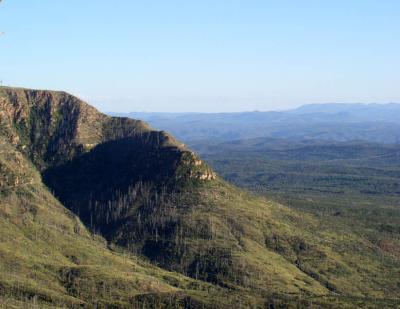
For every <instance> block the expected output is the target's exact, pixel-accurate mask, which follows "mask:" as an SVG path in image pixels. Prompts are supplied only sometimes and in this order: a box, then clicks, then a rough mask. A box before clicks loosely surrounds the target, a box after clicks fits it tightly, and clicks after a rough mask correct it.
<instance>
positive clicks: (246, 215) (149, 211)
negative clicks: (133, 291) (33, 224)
mask: <svg viewBox="0 0 400 309" xmlns="http://www.w3.org/2000/svg"><path fill="white" fill-rule="evenodd" d="M0 105H1V110H0V111H1V114H0V116H1V121H2V122H1V132H2V135H3V136H5V144H8V145H10V147H14V149H15V151H16V153H19V154H18V155H17V156H20V160H25V159H24V156H26V158H29V159H30V160H31V162H32V163H33V164H34V165H35V166H36V168H37V169H38V170H40V172H41V173H42V176H43V179H44V182H45V183H46V185H47V186H48V187H49V188H50V189H51V191H53V192H54V194H55V196H56V197H57V198H59V200H60V201H61V203H62V204H63V205H64V206H66V207H67V208H69V209H70V210H72V211H73V212H74V213H75V214H76V215H78V216H79V217H80V218H81V220H82V221H83V223H84V224H85V225H86V226H87V227H89V228H90V230H91V231H92V232H96V233H100V234H101V235H102V236H103V237H105V239H106V240H107V241H108V243H109V246H114V245H118V246H119V247H120V248H125V250H126V249H128V250H129V251H130V252H131V253H134V254H139V255H140V256H142V257H145V258H147V259H148V260H149V261H150V262H152V263H153V264H155V265H157V266H159V267H163V268H164V269H168V270H170V271H175V272H179V273H180V274H181V275H177V274H175V275H172V274H171V273H167V272H165V271H161V270H160V272H161V273H163V274H164V273H165V274H166V275H162V276H161V278H162V279H161V278H160V284H162V283H164V284H165V286H162V288H160V292H162V291H163V290H162V289H165V290H166V291H167V292H172V291H173V289H174V288H172V287H171V284H169V282H172V281H169V280H167V279H165V278H167V277H168V276H175V277H176V278H180V279H179V280H180V281H183V282H187V285H184V286H183V288H184V289H185V290H184V291H183V292H182V293H183V294H184V295H188V297H189V299H190V300H191V299H193V302H195V301H197V300H198V299H201V295H203V296H204V294H201V292H198V291H197V290H202V289H203V290H207V289H209V290H210V291H214V294H211V295H210V296H207V297H205V298H204V299H203V303H205V304H207V302H208V303H212V304H214V305H215V306H216V307H218V306H220V305H221V306H222V305H228V304H229V302H232V301H235V299H236V298H235V297H237V295H238V294H240V295H242V296H243V299H242V300H241V301H242V302H244V303H243V305H244V306H250V304H251V303H252V302H253V304H254V305H255V304H256V303H258V304H259V305H260V304H261V305H260V306H266V305H267V301H269V300H270V299H273V300H277V299H278V300H279V301H281V302H283V303H286V304H288V303H292V304H294V305H302V304H303V302H304V301H306V304H305V305H306V306H309V305H310V302H314V303H317V304H320V305H321V306H322V305H323V306H328V305H330V306H332V307H334V306H335V305H336V306H337V305H338V304H339V303H340V304H341V305H342V306H345V304H346V305H348V306H366V304H368V305H370V306H372V307H374V306H377V307H379V306H380V307H382V306H392V305H393V304H395V303H396V302H397V301H398V297H399V293H400V282H399V278H400V273H399V269H400V267H399V266H400V262H399V258H398V255H397V254H393V252H387V251H385V250H384V249H383V248H380V247H378V246H376V245H375V244H374V243H372V242H370V241H369V240H368V239H366V238H364V237H363V236H362V235H357V234H353V233H351V232H350V231H349V230H348V229H347V228H346V226H337V227H334V228H332V227H329V226H324V225H321V222H320V221H318V220H317V219H316V218H315V217H313V216H311V215H306V214H302V213H300V212H297V211H294V210H291V209H289V208H287V207H284V206H281V205H279V204H277V203H273V202H270V201H267V200H265V199H262V198H258V197H254V196H251V195H250V194H248V193H246V192H243V191H241V190H239V189H237V188H235V187H233V186H231V185H229V184H227V183H226V182H224V181H223V180H222V179H220V178H219V177H217V176H216V175H215V173H214V172H213V171H212V170H211V169H210V168H209V167H208V166H207V165H206V164H205V163H203V162H202V161H201V160H199V159H198V158H197V156H196V155H195V154H194V153H192V152H191V151H190V150H188V149H186V147H185V146H184V145H182V144H180V143H179V142H177V141H175V140H174V139H173V138H172V137H171V136H170V135H168V134H167V133H164V132H157V131H154V130H152V129H151V128H149V127H148V126H147V125H146V124H144V123H143V122H141V121H136V120H130V119H126V118H112V117H107V116H105V115H103V114H101V113H99V112H97V111H96V110H95V109H93V108H92V107H90V106H88V105H87V104H85V103H83V102H81V101H80V100H78V99H77V98H75V97H72V96H70V95H68V94H65V93H59V92H46V91H34V90H25V89H10V88H1V90H0ZM11 145H12V146H11ZM7 162H8V161H7V159H4V162H3V164H2V166H3V168H2V169H3V170H5V171H6V172H4V175H6V176H4V180H2V182H3V183H5V184H6V185H7V186H9V187H10V188H14V189H11V192H12V194H15V191H16V190H15V188H16V186H17V185H18V184H21V183H24V182H25V181H26V183H27V185H28V187H29V185H30V184H31V182H35V179H40V178H39V175H38V174H37V173H36V172H32V173H31V172H30V171H32V168H31V169H21V173H20V174H18V173H15V174H14V173H11V174H10V173H8V172H7V170H9V169H10V166H9V165H7V164H8V163H7ZM24 162H26V164H31V163H29V162H28V161H24ZM35 173H36V174H35ZM45 192H46V193H41V194H42V195H41V196H39V197H40V201H39V200H37V203H38V204H39V203H42V204H44V205H48V204H50V202H49V201H53V202H54V203H55V204H54V205H58V206H57V207H58V208H57V209H59V211H60V212H62V211H64V212H65V210H63V208H62V207H61V206H60V205H59V204H58V203H57V202H56V201H55V199H54V198H53V197H52V196H51V195H50V194H49V193H48V192H47V191H45ZM33 197H34V195H32V196H28V198H27V200H29V201H30V202H32V203H35V199H34V198H33ZM5 198H6V197H5ZM24 203H26V201H23V200H18V201H17V202H16V204H17V205H24ZM4 205H7V202H4ZM3 208H5V206H3ZM14 208H15V207H13V209H14ZM46 209H47V207H46ZM21 213H29V212H27V211H21ZM67 213H68V212H67ZM4 217H5V216H4ZM17 217H18V216H17ZM53 217H54V218H56V219H57V220H58V219H61V218H63V217H62V216H61V215H59V214H54V215H52V214H50V215H49V216H48V218H49V219H48V220H53ZM70 218H71V219H70V220H76V219H75V217H74V216H72V215H71V214H70ZM32 220H33V219H32ZM50 222H51V221H50ZM39 226H42V225H39ZM45 226H46V225H45ZM47 226H48V225H47ZM71 226H72V225H71ZM17 227H18V233H20V231H21V230H23V229H22V228H21V226H17ZM82 229H83V230H84V228H83V227H82ZM79 230H81V229H79ZM51 231H52V230H51ZM55 231H56V230H55ZM72 231H74V229H72ZM63 233H64V234H65V238H63V240H62V241H60V242H59V243H57V246H67V245H66V244H69V243H71V242H72V244H75V238H69V236H68V235H69V234H68V233H66V232H64V231H63V230H61V231H60V234H58V236H59V237H60V238H61V237H62V234H63ZM74 233H76V231H75V232H74ZM74 235H75V234H74ZM87 235H88V236H87V238H88V239H91V236H90V234H87ZM82 237H83V236H82ZM76 238H77V237H76ZM40 239H43V238H42V237H40ZM79 241H83V240H78V241H77V245H78V244H79ZM93 241H94V240H93ZM53 242H55V241H54V240H53V241H50V242H46V245H47V246H48V244H49V243H50V244H51V243H53ZM9 243H10V245H11V244H12V241H11V240H10V242H9ZM90 245H91V246H94V244H93V243H91V244H90ZM82 246H83V245H82ZM98 246H100V245H98ZM393 246H396V244H393ZM67 247H68V246H67ZM57 248H58V247H56V249H57ZM102 248H103V249H102V250H104V251H101V252H105V253H104V254H107V255H109V256H111V257H112V258H111V257H110V260H102V262H101V263H100V264H101V265H105V264H107V263H113V260H112V259H122V258H123V257H121V256H120V255H118V254H111V253H110V252H109V251H107V250H106V249H105V248H104V247H102ZM52 249H54V248H52ZM26 250H28V249H26ZM57 250H58V249H57ZM57 250H56V252H57ZM121 250H122V249H121ZM87 251H88V252H93V255H95V252H96V250H95V249H93V247H92V248H91V249H88V250H87ZM28 252H29V251H28ZM79 252H81V251H79ZM25 254H26V253H24V254H21V255H22V256H25ZM52 254H54V253H52ZM80 254H82V253H80ZM78 255H79V253H78V252H74V253H71V254H68V256H76V257H77V259H75V258H74V257H72V258H70V261H71V260H72V263H74V261H75V262H76V261H78V264H79V265H83V264H84V263H82V262H80V261H81V260H82V257H79V256H78ZM93 259H95V257H93ZM50 260H51V261H50V262H54V261H56V260H57V261H58V258H57V257H56V258H52V259H50ZM95 261H96V260H90V262H88V264H89V263H90V264H91V263H93V264H96V262H95ZM40 263H42V262H34V263H32V264H31V265H36V264H39V265H40ZM115 263H117V262H115ZM121 263H122V265H125V264H123V263H127V262H126V261H125V262H122V260H121V261H120V262H119V264H118V265H121ZM129 263H133V262H132V260H129ZM137 263H139V262H137ZM75 264H76V263H75ZM139 264H140V263H139ZM111 265H112V264H111ZM135 265H136V264H135ZM140 265H141V264H140ZM32 267H33V266H32ZM35 267H36V266H35ZM79 267H80V266H79ZM121 267H122V268H124V266H121ZM135 267H136V266H135ZM137 267H139V266H137ZM147 267H148V268H147ZM28 268H29V267H28ZM44 268H45V269H47V268H46V267H44ZM13 269H14V268H13ZM16 269H18V267H17V268H16ZM135 269H136V268H135ZM141 269H143V272H147V271H149V269H156V268H154V266H149V265H147V266H146V267H144V266H142V268H141ZM157 269H158V268H157ZM102 271H105V270H104V269H101V268H99V270H98V271H96V272H95V273H96V275H99V276H100V275H101V274H102ZM109 271H110V273H109V276H111V277H112V276H118V274H119V271H118V269H117V268H116V270H115V271H114V270H111V269H110V270H109ZM82 272H83V271H82ZM17 273H18V274H20V273H24V272H19V271H17ZM40 273H41V272H40ZM75 273H76V272H75V271H73V272H72V277H75V275H74V274H75ZM150 273H151V274H154V273H157V272H150ZM78 274H79V275H80V274H81V272H79V271H78ZM182 275H186V276H189V277H191V278H193V279H187V278H185V277H183V276H182ZM68 276H69V275H68ZM68 276H67V277H68ZM121 276H122V275H121ZM124 276H125V275H124ZM126 276H128V275H126ZM128 277H129V276H128ZM68 278H69V277H68ZM157 278H158V277H157ZM84 280H87V279H84ZM100 280H101V279H100ZM113 280H114V279H113ZM113 280H111V282H115V283H114V284H115V285H114V286H113V288H112V289H111V290H113V291H114V290H115V291H118V292H116V293H120V291H121V289H122V290H123V291H125V290H126V288H124V287H123V286H119V285H118V284H119V280H117V279H115V280H114V281H113ZM179 280H178V281H179ZM180 281H179V282H180ZM61 282H62V280H61ZM96 282H98V281H96ZM173 282H176V281H173ZM206 282H207V283H206ZM91 284H92V285H90V284H87V285H88V286H96V287H98V284H95V283H91ZM129 284H130V283H129ZM129 284H128V285H129ZM191 284H193V285H197V286H199V288H196V291H195V292H193V291H192V290H191V289H190V286H191ZM138 286H139V287H138V288H137V290H138V292H137V293H140V291H142V290H140V287H143V286H144V285H142V284H139V285H138ZM208 287H209V288H208ZM74 288H75V290H74V291H77V292H75V293H78V294H79V295H81V294H80V293H84V291H85V290H84V289H83V290H81V288H76V287H75V286H74ZM93 289H95V288H94V287H93ZM228 291H229V292H228ZM152 292H157V291H155V289H154V290H152ZM185 293H186V294H185ZM226 293H229V297H228V304H227V303H225V304H222V303H221V304H219V303H218V302H217V300H221V299H223V297H220V296H221V295H222V296H226V295H227V294H226ZM159 294H160V293H158V295H159ZM192 294H194V296H192ZM89 295H91V294H90V293H88V294H87V298H89ZM108 297H109V300H110V301H111V300H115V299H119V298H118V297H114V296H108ZM121 297H122V296H121ZM125 297H127V296H125ZM225 298H226V297H225ZM82 299H85V298H84V297H82ZM124 299H125V300H123V301H125V302H127V300H126V298H124ZM85 301H88V300H86V299H85ZM178 301H179V300H178Z"/></svg>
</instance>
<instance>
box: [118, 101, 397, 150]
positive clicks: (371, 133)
mask: <svg viewBox="0 0 400 309" xmlns="http://www.w3.org/2000/svg"><path fill="white" fill-rule="evenodd" d="M111 114H113V115H117V116H126V117H130V118H135V119H143V120H145V121H147V122H149V123H150V124H151V125H152V126H153V127H156V128H160V129H161V128H162V129H163V130H167V131H169V132H171V133H172V134H174V135H175V136H176V137H177V138H179V139H181V140H183V141H185V142H190V141H193V140H202V139H213V140H218V141H228V140H235V139H243V138H245V139H247V138H256V137H273V138H288V139H296V140H303V139H320V140H321V139H322V140H335V141H351V140H365V141H372V142H383V143H398V142H399V141H400V104H396V103H389V104H336V103H335V104H329V103H328V104H310V105H304V106H301V107H299V108H297V109H293V110H288V111H279V112H241V113H140V112H139V113H136V112H134V113H127V114H115V113H111Z"/></svg>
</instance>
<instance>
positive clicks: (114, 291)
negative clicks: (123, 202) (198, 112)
mask: <svg viewBox="0 0 400 309" xmlns="http://www.w3.org/2000/svg"><path fill="white" fill-rule="evenodd" d="M57 95H58V94H56V96H57ZM43 97H45V98H48V95H47V94H46V93H44V94H41V99H43ZM25 103H26V102H25ZM88 115H89V116H88V117H86V118H90V119H91V118H93V117H94V116H95V117H94V118H96V117H97V116H96V115H93V114H91V113H89V114H88ZM38 119H40V121H41V123H42V124H43V126H42V127H39V128H37V129H38V130H39V132H47V133H51V134H53V135H56V136H57V135H58V134H59V133H60V132H65V131H63V130H64V129H62V128H63V127H64V126H61V127H60V126H59V127H57V128H56V130H55V131H53V129H54V127H53V122H52V121H50V122H49V121H48V120H47V119H43V118H41V117H40V115H39V118H38ZM84 120H85V119H84ZM46 121H47V122H46ZM80 121H82V119H81V120H80ZM112 121H113V123H112V124H110V123H108V124H107V126H106V128H107V129H108V130H110V131H111V132H110V134H115V133H116V131H118V130H122V131H126V130H129V128H130V127H129V126H127V127H122V128H121V123H117V122H119V121H118V120H112ZM122 122H123V121H122ZM56 123H58V121H56ZM78 123H79V122H78ZM83 125H86V126H87V125H88V121H87V119H86V122H85V121H83V122H82V123H80V126H83ZM114 126H115V127H114ZM78 127H79V126H78ZM25 128H26V126H25ZM60 128H61V129H62V130H61V131H60V130H59V129H60ZM43 129H44V131H43ZM85 130H86V129H85ZM85 130H83V131H82V130H81V131H80V134H81V136H80V137H79V139H80V140H82V139H84V138H85V136H84V135H82V134H83V133H84V132H85ZM54 132H56V133H54ZM27 133H29V132H28V131H26V132H24V134H23V135H22V137H24V136H25V138H28V136H29V134H27ZM121 134H122V135H124V134H126V132H122V133H121ZM121 134H119V133H118V132H117V133H116V135H117V138H118V136H121ZM53 135H52V136H53ZM62 136H64V135H62ZM157 136H158V135H157ZM30 138H32V136H31V137H30ZM96 138H97V137H96ZM146 140H147V139H146ZM95 141H96V140H95ZM43 142H44V143H45V145H46V146H51V147H52V146H53V143H56V145H58V144H57V143H58V142H59V140H53V141H52V140H45V141H43ZM90 142H92V140H90ZM97 142H98V141H97ZM89 144H91V143H89ZM42 145H43V143H42V142H40V141H39V142H37V141H36V143H34V144H33V146H34V147H32V148H31V149H30V152H28V153H27V154H28V155H30V156H31V157H32V156H34V155H35V154H38V155H40V154H43V153H45V154H51V153H49V152H48V149H49V148H42ZM62 145H63V144H62ZM51 147H50V149H51ZM94 149H96V148H94ZM56 150H58V148H56ZM67 150H69V149H67ZM93 151H95V150H92V151H91V152H93ZM91 152H89V154H90V153H91ZM56 154H57V153H56ZM2 158H6V159H4V160H3V162H2V165H3V166H6V167H7V164H8V162H9V160H10V159H8V158H7V156H2ZM39 159H40V158H39ZM21 160H22V161H23V159H21ZM34 161H35V160H34ZM24 162H25V163H24V164H29V162H27V161H24ZM37 162H39V163H36V164H37V165H39V167H40V166H42V163H43V160H42V161H41V160H39V161H37ZM44 163H46V162H44ZM12 166H15V164H12V165H11V167H12ZM83 168H86V166H85V165H84V166H83ZM4 170H6V172H5V173H4V174H5V175H6V177H5V178H7V182H9V184H10V185H13V184H14V185H15V184H18V186H17V187H14V188H10V189H11V190H9V192H10V193H7V190H5V191H4V190H3V191H4V192H2V209H4V214H3V216H2V220H3V219H4V221H5V222H4V225H2V227H3V226H4V229H5V231H4V235H5V241H4V242H2V245H3V243H4V246H5V247H4V250H2V252H4V256H5V258H4V259H3V260H2V264H4V265H5V267H2V270H4V271H5V272H7V271H8V272H11V273H12V272H14V276H15V277H16V278H17V279H18V280H19V281H17V279H16V281H12V280H13V279H12V278H13V276H12V274H10V273H9V274H7V275H5V276H2V277H3V278H6V279H3V280H5V282H4V284H3V285H4V287H5V291H8V292H7V293H11V294H12V295H13V297H16V296H22V298H24V297H25V298H26V297H28V298H29V295H53V296H51V299H52V300H54V299H57V298H59V297H61V298H62V300H61V302H66V301H68V299H70V298H71V297H72V299H71V302H73V301H77V302H80V301H86V302H103V303H107V302H109V303H110V302H111V303H112V302H121V303H122V304H127V302H128V301H129V299H130V298H131V297H133V296H135V295H137V294H143V293H148V292H154V293H156V294H150V295H151V296H150V299H151V301H154V299H157V297H158V296H159V295H162V293H160V292H166V293H173V292H175V291H176V287H175V286H176V285H178V287H182V288H184V290H185V291H184V294H189V295H192V299H201V300H202V301H203V302H205V303H209V304H216V305H218V304H219V303H218V302H223V301H222V299H223V296H226V293H228V294H229V300H228V302H235V301H237V295H238V294H236V293H240V295H241V296H242V297H241V298H242V302H244V303H246V302H248V303H247V305H249V303H251V302H253V303H257V302H259V301H260V299H261V298H262V299H264V301H265V299H271V298H273V299H275V300H276V299H278V300H279V301H282V302H292V301H294V303H296V302H298V299H299V298H301V299H306V300H307V302H310V301H316V302H320V303H326V302H328V303H330V304H331V306H335V305H337V303H336V301H339V302H346V303H347V304H349V305H353V304H356V305H357V304H358V305H359V302H370V300H369V299H368V297H375V298H378V300H377V301H378V302H387V303H390V302H391V301H390V300H388V299H390V298H395V297H398V290H399V286H398V278H399V274H398V263H397V262H396V260H393V259H392V258H391V257H390V256H385V255H382V254H381V251H379V248H376V246H374V244H372V243H370V242H369V241H368V240H367V239H365V238H363V237H361V236H358V235H356V234H353V233H350V232H349V231H348V230H346V228H345V227H341V231H340V232H339V231H336V229H335V228H332V227H329V226H327V227H325V226H324V225H321V221H318V220H317V219H316V218H315V217H313V216H311V215H306V214H302V213H300V212H297V211H294V210H291V209H289V208H287V207H284V206H281V205H279V204H277V203H273V202H270V201H266V200H265V199H262V198H257V197H254V196H251V195H249V194H247V193H245V192H243V191H241V190H239V189H237V188H235V187H233V186H230V185H228V184H227V183H225V182H223V181H221V180H220V179H217V180H215V181H208V182H202V181H190V182H188V183H187V184H185V185H186V186H183V187H180V188H179V190H180V191H179V192H178V193H177V194H176V196H174V198H176V200H175V201H173V200H167V201H166V202H167V203H164V201H161V202H160V199H159V196H158V195H153V196H152V197H151V198H150V199H147V202H146V203H144V204H142V205H139V206H140V207H139V208H138V209H135V208H134V207H132V206H135V204H130V205H131V208H129V209H128V212H127V214H128V216H127V217H126V218H124V219H127V220H126V223H127V224H123V225H118V227H117V230H116V233H114V234H113V237H112V239H110V240H112V241H115V242H116V243H118V244H124V245H128V248H132V247H131V246H133V247H136V248H134V249H139V252H141V253H142V254H144V255H145V256H147V257H148V258H149V259H150V260H152V262H153V263H156V264H158V265H161V266H164V267H167V268H168V269H171V270H176V271H179V272H180V273H182V274H184V275H190V276H191V277H193V278H195V279H201V280H202V281H197V280H190V279H187V278H185V277H182V276H181V275H177V274H172V273H168V272H166V271H163V270H160V269H159V268H155V267H153V266H150V265H149V264H145V263H143V262H140V260H135V259H131V258H127V257H125V256H123V254H122V255H121V254H116V253H111V252H110V251H109V250H108V249H106V247H105V245H104V243H103V244H102V242H101V240H100V239H97V240H96V239H93V237H92V236H91V235H90V234H88V233H87V232H86V231H85V230H84V228H83V227H82V226H80V224H79V223H77V222H78V221H77V220H76V219H75V217H73V216H72V215H70V214H69V213H68V212H66V211H65V209H63V208H62V206H61V205H60V204H58V202H57V201H56V200H55V199H54V198H53V197H52V196H51V195H50V194H49V192H48V191H47V190H45V189H44V187H43V186H42V185H41V184H40V182H35V179H39V178H38V177H39V176H38V174H35V172H32V169H31V168H30V169H29V168H28V169H27V168H23V169H21V175H19V177H18V175H17V174H18V171H15V169H13V168H11V170H12V173H11V175H10V173H7V170H9V169H7V168H4ZM186 172H187V171H186V170H185V169H184V173H186ZM25 173H28V174H29V173H31V174H32V177H30V176H27V175H26V174H25ZM78 175H79V174H78ZM144 175H145V174H144ZM16 177H17V178H16ZM16 179H18V181H17V182H16ZM26 179H29V182H27V183H24V182H23V181H24V180H26ZM31 180H32V181H31ZM21 181H22V182H21ZM128 189H129V188H128ZM128 191H129V190H127V191H125V192H123V191H122V192H118V194H119V197H121V195H122V196H124V194H126V195H125V196H128V193H129V192H128ZM113 198H115V196H109V200H108V201H111V200H112V199H113ZM128 198H129V197H128ZM152 200H155V201H156V202H155V203H149V201H150V202H151V201H152ZM108 201H107V200H106V199H105V200H103V201H102V202H104V203H105V205H108V204H107V203H108ZM137 202H139V203H140V202H143V200H142V201H140V200H138V201H137ZM176 202H178V203H176ZM9 206H12V207H9ZM146 207H147V208H146ZM139 214H140V215H143V217H142V216H141V217H140V218H143V219H142V220H143V221H142V222H141V223H143V225H144V227H141V228H138V225H137V224H135V222H137V221H134V220H137V218H139V216H138V215H139ZM68 218H69V219H68ZM132 219H134V220H132ZM13 220H14V221H15V222H13ZM9 222H12V223H9ZM78 227H79V228H78ZM171 227H174V229H173V230H172V231H171ZM78 230H80V231H81V232H78ZM8 231H10V232H8ZM7 235H8V236H7ZM13 235H14V236H13ZM15 235H20V238H18V237H15ZM6 236H7V237H6ZM138 236H140V238H138ZM16 239H17V240H18V244H19V242H21V244H20V245H19V247H20V248H21V251H20V253H19V254H18V251H17V253H16V256H15V254H14V255H13V253H10V251H11V250H10V248H12V247H15V243H16ZM138 240H140V241H138ZM124 242H125V243H124ZM130 242H133V243H130ZM129 245H131V246H129ZM99 252H102V254H101V255H99ZM47 255H49V256H50V257H51V258H50V259H49V258H48V257H47ZM12 261H21V262H19V264H16V265H11V266H7V265H8V264H9V263H11V262H12ZM132 269H133V270H132ZM131 271H132V272H131ZM9 278H10V279H9ZM7 280H11V281H7ZM204 281H208V282H211V283H214V284H215V285H209V284H207V283H204ZM102 282H103V283H102ZM173 282H177V284H175V283H173ZM51 283H52V284H51ZM172 283H173V284H172ZM31 285H33V286H35V285H36V287H35V288H36V289H37V290H34V293H31V294H29V290H30V289H32V288H33V287H31ZM16 287H17V290H15V288H16ZM19 287H23V288H22V289H21V292H19V290H18V288H19ZM149 287H150V288H149ZM221 287H224V288H226V289H228V290H222V289H221ZM208 289H211V290H216V292H215V294H211V295H207V297H205V294H206V293H204V292H201V290H208ZM199 290H200V291H199ZM27 291H28V292H27ZM228 291H230V292H228ZM27 293H28V294H27ZM57 293H58V294H57ZM230 294H232V295H230ZM94 295H96V296H94ZM155 295H157V297H155ZM338 295H339V296H338ZM365 296H368V297H367V298H366V297H365ZM47 298H48V296H43V297H42V299H47ZM332 298H334V300H332ZM383 298H385V299H386V300H383ZM137 299H138V298H136V300H137ZM141 299H143V298H141ZM33 301H35V298H34V300H33ZM146 301H149V299H148V298H147V299H146ZM370 303H371V304H372V305H373V304H374V302H373V301H372V302H370ZM308 304H309V303H308ZM381 304H382V303H381ZM221 305H222V304H221ZM378 306H379V305H378Z"/></svg>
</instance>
